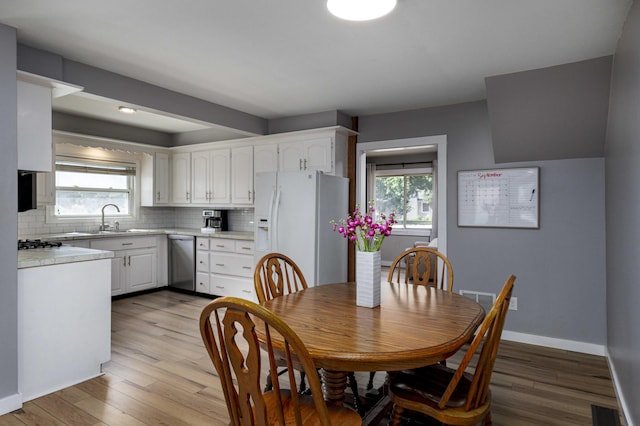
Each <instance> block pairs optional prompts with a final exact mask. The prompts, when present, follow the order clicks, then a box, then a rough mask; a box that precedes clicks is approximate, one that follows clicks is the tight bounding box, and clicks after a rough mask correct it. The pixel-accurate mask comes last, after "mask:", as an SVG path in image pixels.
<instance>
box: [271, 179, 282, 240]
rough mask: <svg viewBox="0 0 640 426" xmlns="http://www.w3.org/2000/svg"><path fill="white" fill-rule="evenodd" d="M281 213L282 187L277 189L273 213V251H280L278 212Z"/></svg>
mask: <svg viewBox="0 0 640 426" xmlns="http://www.w3.org/2000/svg"><path fill="white" fill-rule="evenodd" d="M279 213H280V187H278V188H277V189H276V200H275V202H274V203H273V214H272V215H271V224H270V225H271V226H270V227H269V231H270V232H271V251H274V252H277V251H278V214H279Z"/></svg>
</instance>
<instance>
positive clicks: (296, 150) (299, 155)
mask: <svg viewBox="0 0 640 426" xmlns="http://www.w3.org/2000/svg"><path fill="white" fill-rule="evenodd" d="M278 150H279V151H280V152H279V154H278V160H279V163H280V171H281V172H297V171H299V170H304V169H303V167H302V163H303V157H304V146H303V144H302V143H301V142H284V143H281V144H279V145H278Z"/></svg>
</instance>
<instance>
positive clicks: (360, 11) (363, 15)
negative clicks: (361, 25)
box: [327, 0, 396, 21]
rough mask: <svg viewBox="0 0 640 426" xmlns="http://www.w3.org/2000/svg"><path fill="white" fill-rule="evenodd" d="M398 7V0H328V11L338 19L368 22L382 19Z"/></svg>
mask: <svg viewBox="0 0 640 426" xmlns="http://www.w3.org/2000/svg"><path fill="white" fill-rule="evenodd" d="M394 7H396V0H327V9H329V12H331V13H332V14H334V15H335V16H337V17H338V18H342V19H346V20H349V21H368V20H371V19H376V18H380V17H382V16H384V15H386V14H387V13H389V12H391V11H392V10H393V8H394Z"/></svg>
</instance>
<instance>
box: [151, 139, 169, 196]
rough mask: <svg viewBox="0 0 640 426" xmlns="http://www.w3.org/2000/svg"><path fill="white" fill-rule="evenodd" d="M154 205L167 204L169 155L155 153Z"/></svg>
mask: <svg viewBox="0 0 640 426" xmlns="http://www.w3.org/2000/svg"><path fill="white" fill-rule="evenodd" d="M153 181H154V187H155V203H156V204H167V203H169V154H165V153H163V152H157V153H156V155H155V169H154V176H153Z"/></svg>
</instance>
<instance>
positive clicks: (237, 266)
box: [209, 253, 253, 278]
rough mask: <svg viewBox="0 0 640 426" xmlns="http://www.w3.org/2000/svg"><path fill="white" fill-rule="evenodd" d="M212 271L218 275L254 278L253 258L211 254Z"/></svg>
mask: <svg viewBox="0 0 640 426" xmlns="http://www.w3.org/2000/svg"><path fill="white" fill-rule="evenodd" d="M209 265H210V268H211V269H210V271H211V272H215V273H217V274H226V275H237V276H240V277H248V278H250V277H252V276H253V257H252V256H241V255H237V254H227V253H211V262H210V264H209Z"/></svg>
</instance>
